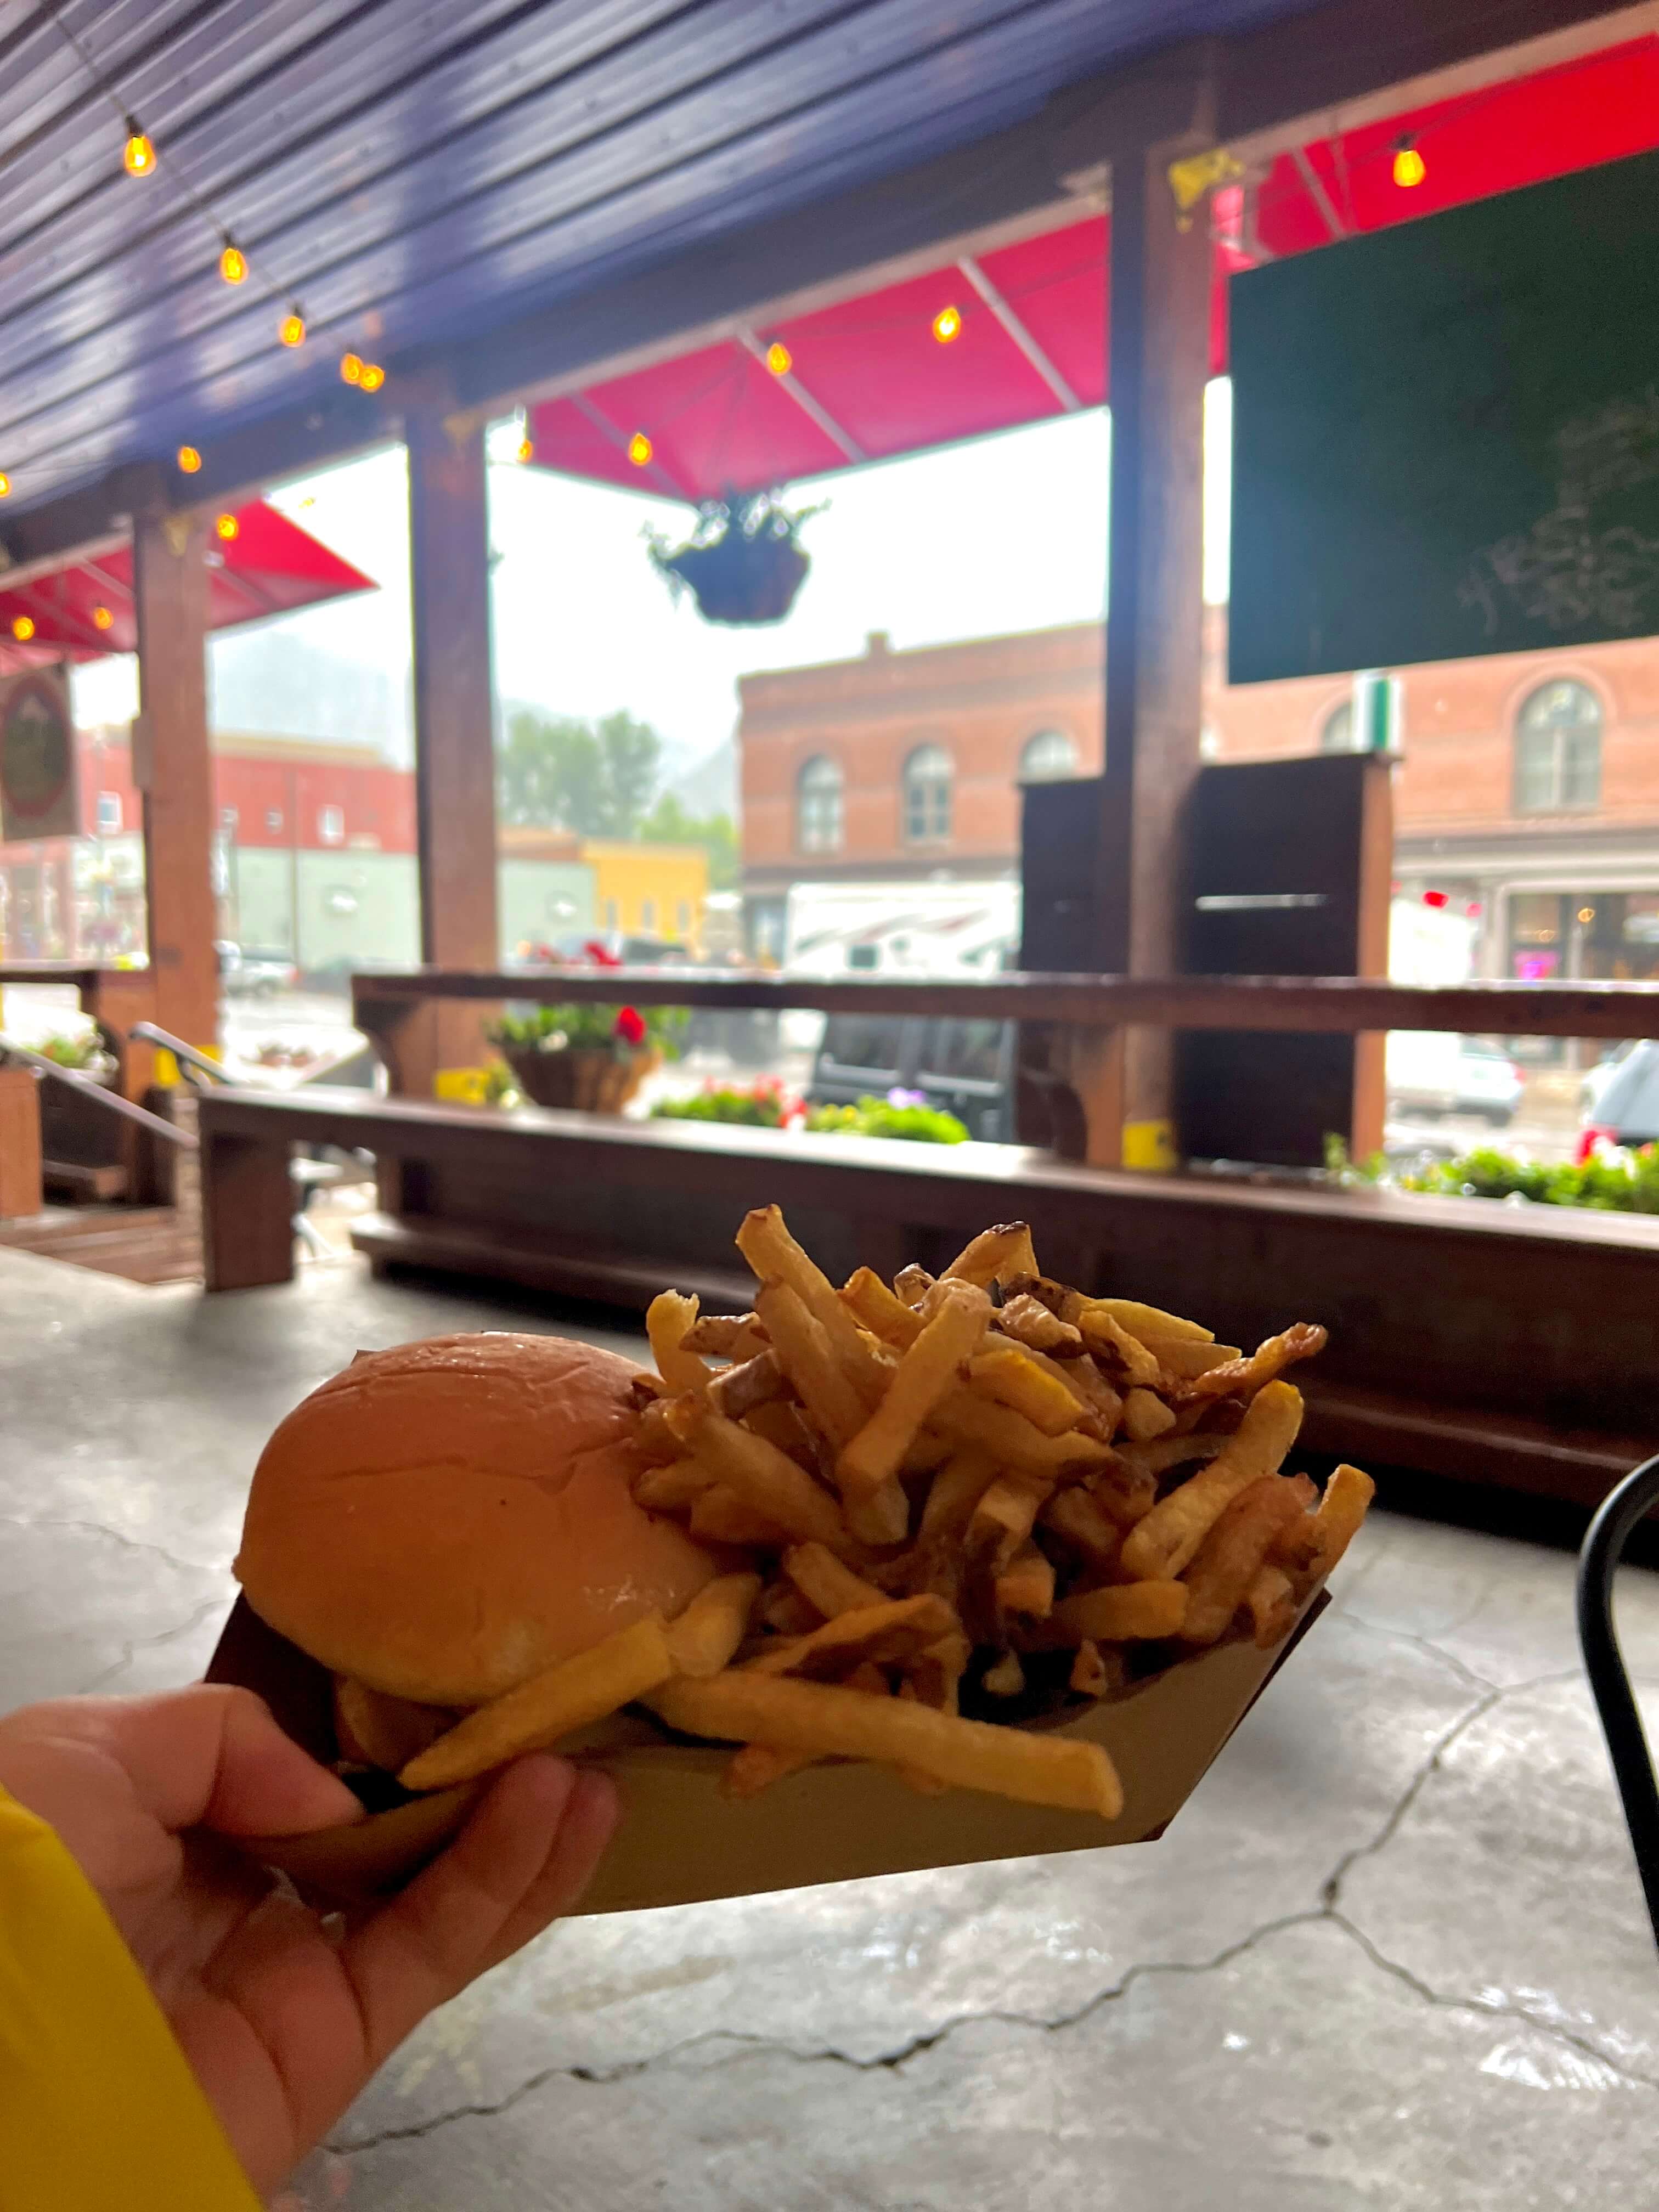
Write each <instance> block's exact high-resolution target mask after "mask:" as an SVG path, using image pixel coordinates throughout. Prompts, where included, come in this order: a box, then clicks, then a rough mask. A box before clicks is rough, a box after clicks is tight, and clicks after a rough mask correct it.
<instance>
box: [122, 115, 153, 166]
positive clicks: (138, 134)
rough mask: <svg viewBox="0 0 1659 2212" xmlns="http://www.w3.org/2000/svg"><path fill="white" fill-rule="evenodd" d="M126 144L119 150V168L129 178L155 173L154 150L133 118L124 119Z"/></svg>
mask: <svg viewBox="0 0 1659 2212" xmlns="http://www.w3.org/2000/svg"><path fill="white" fill-rule="evenodd" d="M126 125H127V143H126V144H125V146H123V148H122V149H121V167H123V168H124V169H125V171H126V173H127V174H128V176H130V177H151V176H154V175H155V146H154V145H153V144H152V143H151V142H150V141H149V139H148V138H147V137H145V136H144V134H143V131H141V130H140V129H139V127H138V125H137V121H136V120H135V118H133V117H132V116H131V115H129V116H128V117H127V118H126Z"/></svg>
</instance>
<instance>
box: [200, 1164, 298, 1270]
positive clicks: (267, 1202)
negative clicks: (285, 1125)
mask: <svg viewBox="0 0 1659 2212" xmlns="http://www.w3.org/2000/svg"><path fill="white" fill-rule="evenodd" d="M198 1164H199V1172H200V1178H201V1180H200V1185H199V1188H200V1204H201V1211H202V1265H203V1272H204V1276H205V1278H206V1282H207V1287H208V1289H209V1290H210V1291H249V1290H256V1289H258V1287H259V1286H260V1285H263V1284H265V1283H287V1282H291V1281H292V1280H293V1279H294V1211H295V1205H294V1183H293V1178H292V1176H291V1175H290V1173H289V1147H288V1146H287V1144H286V1143H285V1142H284V1141H283V1138H282V1135H281V1134H280V1133H278V1134H277V1135H276V1137H275V1138H264V1137H244V1136H226V1135H223V1134H221V1133H219V1132H217V1131H215V1130H204V1131H203V1133H202V1149H201V1152H200V1154H199V1156H198Z"/></svg>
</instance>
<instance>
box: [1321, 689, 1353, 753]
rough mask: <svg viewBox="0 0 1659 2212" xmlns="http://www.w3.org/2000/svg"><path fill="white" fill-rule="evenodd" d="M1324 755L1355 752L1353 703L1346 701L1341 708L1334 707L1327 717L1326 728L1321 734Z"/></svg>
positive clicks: (1350, 700)
mask: <svg viewBox="0 0 1659 2212" xmlns="http://www.w3.org/2000/svg"><path fill="white" fill-rule="evenodd" d="M1319 750H1320V751H1321V752H1322V753H1351V752H1352V750H1353V701H1352V699H1345V700H1344V701H1343V702H1342V704H1341V705H1340V707H1333V708H1332V709H1331V711H1330V713H1329V714H1327V715H1326V717H1325V724H1324V727H1323V728H1322V730H1321V731H1320V732H1319Z"/></svg>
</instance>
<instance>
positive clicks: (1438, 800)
mask: <svg viewBox="0 0 1659 2212" xmlns="http://www.w3.org/2000/svg"><path fill="white" fill-rule="evenodd" d="M1203 649H1204V661H1205V669H1204V676H1205V682H1204V735H1203V741H1202V742H1203V746H1204V750H1205V754H1206V757H1207V758H1210V759H1221V760H1237V759H1247V758H1252V757H1257V758H1259V757H1264V756H1269V755H1274V754H1285V753H1301V752H1312V751H1318V750H1321V749H1322V748H1328V749H1331V750H1340V749H1344V748H1346V747H1347V746H1348V745H1350V744H1352V742H1353V701H1354V687H1353V684H1352V679H1350V678H1346V677H1319V678H1308V679H1306V680H1304V681H1296V682H1288V683H1282V684H1256V685H1249V686H1241V687H1239V688H1237V689H1233V688H1231V687H1230V686H1228V684H1226V682H1225V661H1226V615H1225V609H1221V608H1212V609H1211V610H1209V611H1208V614H1207V617H1206V631H1205V637H1204V648H1203ZM1395 681H1396V684H1397V686H1398V691H1397V710H1398V727H1399V736H1400V742H1401V752H1402V757H1401V764H1400V767H1399V769H1398V771H1397V775H1396V781H1395V856H1396V866H1397V870H1398V875H1399V880H1400V884H1401V891H1402V893H1404V894H1406V895H1407V896H1410V895H1421V894H1423V893H1425V892H1426V893H1431V894H1433V895H1434V899H1435V902H1436V903H1437V904H1439V903H1442V902H1444V903H1447V904H1449V905H1450V906H1452V907H1453V908H1457V909H1461V910H1462V911H1464V912H1466V913H1468V914H1470V915H1473V916H1474V917H1475V918H1476V919H1477V920H1478V921H1479V923H1480V931H1479V934H1478V960H1479V964H1480V969H1482V971H1483V972H1485V973H1486V974H1489V975H1534V976H1541V975H1588V976H1619V977H1624V976H1649V975H1659V640H1654V639H1640V640H1637V641H1633V642H1632V643H1628V644H1620V645H1608V646H1597V647H1589V648H1583V649H1577V648H1575V649H1571V650H1562V651H1560V652H1541V653H1516V654H1507V655H1503V656H1500V657H1498V658H1494V659H1482V660H1460V661H1449V662H1443V663H1433V664H1429V665H1424V666H1422V667H1417V668H1409V669H1406V670H1404V671H1401V673H1400V675H1399V676H1398V678H1396V679H1395ZM1102 682H1103V631H1102V629H1101V627H1100V626H1098V625H1097V624H1094V623H1074V624H1070V625H1067V626H1066V627H1065V628H1063V629H1048V630H1036V631H1029V632H1025V633H1022V634H1020V635H1015V636H1009V637H994V638H978V639H974V640H971V641H967V642H965V643H963V644H960V645H948V646H933V647H924V648H922V649H921V650H919V651H915V652H908V653H894V652H893V651H891V650H890V647H889V646H888V643H887V641H886V639H885V638H884V636H881V635H879V634H878V635H875V636H872V639H871V640H870V645H869V649H868V651H867V652H866V653H865V654H864V656H863V657H862V658H861V659H857V660H849V661H838V662H832V663H829V664H828V665H823V666H820V667H815V668H800V669H787V670H774V671H765V672H763V673H758V674H756V675H752V676H747V677H744V678H743V679H742V682H741V684H740V685H739V687H738V688H739V692H740V695H741V699H742V716H741V720H740V723H739V738H740V743H741V748H742V776H743V814H744V889H745V891H746V893H747V902H748V906H749V910H750V926H751V933H752V935H753V937H754V939H755V941H757V942H758V943H760V944H762V945H765V944H767V943H768V942H769V941H775V934H776V923H777V920H778V918H779V917H780V916H781V908H782V902H783V899H784V896H785V894H786V892H787V888H788V885H789V884H791V883H792V882H794V881H796V880H798V879H801V878H813V879H819V880H836V879H852V878H861V879H864V880H872V879H889V880H891V881H893V882H895V883H899V882H905V881H912V882H913V881H915V880H916V879H917V878H921V877H927V876H936V875H938V874H939V873H941V872H949V873H950V874H951V875H952V876H957V877H974V876H979V877H984V876H995V875H1007V874H1012V873H1013V872H1016V871H1017V869H1018V823H1019V806H1018V783H1019V781H1021V780H1022V778H1023V777H1030V776H1033V775H1045V776H1046V775H1069V774H1076V775H1091V774H1094V773H1096V772H1097V770H1098V769H1099V766H1100V760H1101V735H1102V726H1103V708H1102Z"/></svg>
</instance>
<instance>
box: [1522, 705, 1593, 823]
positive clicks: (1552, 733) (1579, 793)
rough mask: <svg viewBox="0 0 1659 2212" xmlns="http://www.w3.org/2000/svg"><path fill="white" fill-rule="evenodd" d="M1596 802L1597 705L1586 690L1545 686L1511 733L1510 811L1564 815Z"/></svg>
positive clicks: (1523, 711)
mask: <svg viewBox="0 0 1659 2212" xmlns="http://www.w3.org/2000/svg"><path fill="white" fill-rule="evenodd" d="M1600 803H1601V701H1600V700H1599V699H1598V698H1597V697H1596V696H1595V692H1594V691H1592V690H1590V689H1589V685H1588V684H1574V683H1571V682H1569V681H1567V680H1565V679H1564V680H1562V681H1561V682H1559V683H1555V684H1544V685H1542V686H1541V688H1540V689H1539V690H1536V691H1534V692H1533V693H1532V694H1531V696H1529V697H1528V699H1527V700H1526V701H1525V702H1524V703H1523V704H1522V708H1521V714H1520V717H1519V720H1517V721H1516V727H1515V811H1516V813H1517V814H1556V813H1566V812H1568V811H1571V810H1573V809H1580V810H1582V809H1583V808H1587V807H1592V806H1595V805H1599V804H1600Z"/></svg>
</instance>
